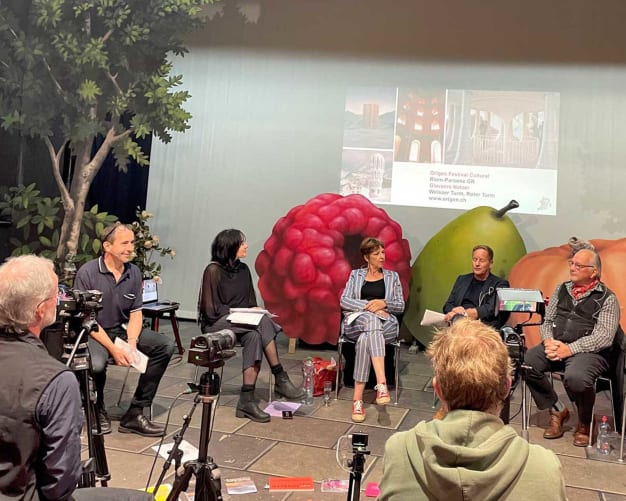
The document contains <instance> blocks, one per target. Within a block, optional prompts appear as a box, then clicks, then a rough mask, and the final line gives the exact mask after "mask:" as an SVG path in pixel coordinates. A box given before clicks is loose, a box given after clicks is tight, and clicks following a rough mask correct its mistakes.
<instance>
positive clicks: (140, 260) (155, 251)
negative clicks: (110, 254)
mask: <svg viewBox="0 0 626 501" xmlns="http://www.w3.org/2000/svg"><path fill="white" fill-rule="evenodd" d="M136 214H137V220H136V221H135V222H133V224H132V227H133V231H134V233H135V254H136V255H135V259H133V263H134V264H136V265H137V266H138V267H139V269H140V270H141V272H142V274H143V277H144V278H154V279H157V280H160V277H161V264H160V263H157V262H155V261H154V259H155V258H156V257H157V256H162V257H163V256H169V257H170V258H172V259H173V258H174V256H175V255H176V251H175V250H174V249H171V248H170V247H163V246H162V245H161V241H160V240H159V237H158V236H157V235H153V234H152V231H151V230H150V225H149V224H148V220H149V219H150V218H151V217H153V214H151V213H150V212H148V211H146V210H141V209H140V208H139V207H137V212H136Z"/></svg>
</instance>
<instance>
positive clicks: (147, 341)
mask: <svg viewBox="0 0 626 501" xmlns="http://www.w3.org/2000/svg"><path fill="white" fill-rule="evenodd" d="M107 334H108V335H109V337H110V338H111V341H115V338H116V337H120V338H122V339H123V340H124V341H126V340H127V339H128V338H127V336H126V331H125V330H124V329H122V328H113V329H109V330H107ZM137 349H138V350H139V351H140V352H142V353H143V354H145V355H147V356H148V366H147V368H146V372H145V373H143V374H142V375H141V376H140V377H139V382H138V383H137V389H136V390H135V394H134V395H133V399H132V401H131V405H132V406H134V407H142V408H143V407H150V405H151V404H152V400H154V395H156V391H157V388H158V386H159V382H160V381H161V378H162V377H163V374H164V373H165V370H166V369H167V364H168V363H169V361H170V358H172V355H173V354H174V349H175V346H174V341H172V340H171V339H169V338H168V337H167V336H166V335H165V334H161V333H159V332H154V331H151V330H147V329H144V330H143V331H141V335H140V336H139V339H138V340H137ZM89 353H90V355H91V371H92V375H93V380H94V385H95V387H96V394H97V403H98V405H100V406H102V405H103V404H104V385H105V383H106V368H107V364H108V363H109V357H110V355H109V352H108V350H107V349H106V348H105V347H104V346H102V345H101V344H100V343H98V341H96V340H95V339H93V338H89Z"/></svg>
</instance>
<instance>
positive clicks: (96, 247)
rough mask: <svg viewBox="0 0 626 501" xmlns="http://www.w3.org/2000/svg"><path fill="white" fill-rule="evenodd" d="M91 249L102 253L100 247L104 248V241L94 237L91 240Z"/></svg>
mask: <svg viewBox="0 0 626 501" xmlns="http://www.w3.org/2000/svg"><path fill="white" fill-rule="evenodd" d="M91 249H92V250H93V253H94V254H96V255H98V254H99V253H100V249H102V242H100V240H98V239H97V238H94V239H93V241H92V242H91Z"/></svg>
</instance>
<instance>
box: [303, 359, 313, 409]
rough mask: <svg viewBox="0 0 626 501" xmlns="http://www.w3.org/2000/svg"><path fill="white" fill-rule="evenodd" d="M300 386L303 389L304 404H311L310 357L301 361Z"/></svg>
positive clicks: (311, 364) (311, 365) (311, 363)
mask: <svg viewBox="0 0 626 501" xmlns="http://www.w3.org/2000/svg"><path fill="white" fill-rule="evenodd" d="M302 388H303V389H304V404H305V405H313V360H312V359H311V357H308V358H306V359H305V360H304V361H303V362H302Z"/></svg>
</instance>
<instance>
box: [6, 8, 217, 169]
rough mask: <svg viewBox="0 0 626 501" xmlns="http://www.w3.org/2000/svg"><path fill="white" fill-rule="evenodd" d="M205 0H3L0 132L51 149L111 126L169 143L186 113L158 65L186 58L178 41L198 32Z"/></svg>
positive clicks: (136, 152)
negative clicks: (45, 140) (46, 143)
mask: <svg viewBox="0 0 626 501" xmlns="http://www.w3.org/2000/svg"><path fill="white" fill-rule="evenodd" d="M212 2H213V0H143V1H135V2H127V1H123V0H2V1H1V2H0V127H2V128H4V129H5V130H15V131H20V132H21V133H22V134H27V135H30V136H38V137H49V138H50V139H51V141H52V143H53V144H54V145H56V146H60V145H61V144H63V143H64V142H65V141H67V140H69V141H70V144H74V145H77V144H80V143H82V142H84V141H85V140H88V139H89V138H90V137H91V136H95V135H97V134H104V133H105V132H106V131H107V130H108V129H110V128H111V127H114V128H115V129H116V134H120V133H121V132H123V131H124V130H128V129H130V130H131V131H132V132H134V133H136V134H137V136H138V137H143V136H145V135H147V134H149V133H151V132H153V133H154V134H156V135H157V136H158V137H160V138H161V139H162V140H164V141H166V142H167V141H169V140H170V138H171V134H172V132H173V131H180V132H182V131H184V130H186V129H187V128H188V127H189V125H188V121H189V119H190V117H191V115H190V114H189V113H188V112H187V111H185V110H184V109H183V105H184V104H185V102H186V101H187V99H188V98H189V94H188V93H187V92H186V91H179V90H177V87H179V86H180V85H181V83H182V78H181V76H180V75H172V74H171V72H172V66H171V64H169V63H168V61H167V58H168V56H169V55H171V54H177V55H178V54H184V53H185V52H186V50H187V49H186V48H185V46H184V44H183V36H185V35H186V34H188V33H189V32H190V31H191V30H193V29H195V28H197V27H199V26H200V25H201V23H202V22H203V20H202V19H201V18H200V17H199V14H200V12H201V9H202V8H203V7H204V6H206V5H208V4H211V3H212ZM123 116H133V117H135V118H133V119H132V120H131V121H130V122H129V121H128V120H121V118H122V117H123ZM122 143H123V144H122V145H120V146H119V147H118V148H119V149H120V150H121V151H124V152H125V154H126V155H129V156H131V157H133V158H135V159H137V160H138V161H139V162H140V163H142V164H147V157H146V155H145V153H144V152H142V151H141V150H140V148H139V146H137V144H136V143H135V142H134V141H122ZM121 151H120V152H119V153H121ZM116 156H117V157H118V158H119V155H117V154H116ZM118 165H119V166H120V168H124V166H125V163H124V162H118Z"/></svg>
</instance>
